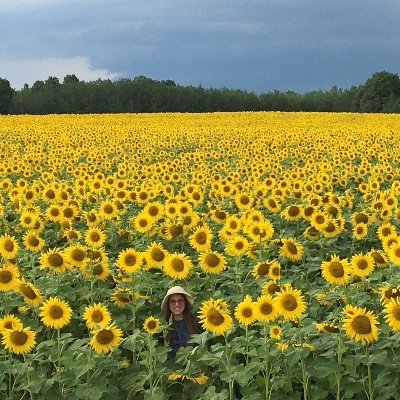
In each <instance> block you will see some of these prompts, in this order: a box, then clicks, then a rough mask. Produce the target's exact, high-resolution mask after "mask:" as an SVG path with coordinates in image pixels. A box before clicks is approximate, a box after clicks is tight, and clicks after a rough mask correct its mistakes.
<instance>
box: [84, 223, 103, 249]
mask: <svg viewBox="0 0 400 400" xmlns="http://www.w3.org/2000/svg"><path fill="white" fill-rule="evenodd" d="M105 240H106V235H105V233H104V232H103V231H102V230H101V229H100V228H98V227H97V226H92V227H90V228H89V229H88V230H87V231H86V234H85V242H86V244H87V245H88V246H90V247H92V248H94V249H98V248H99V247H101V246H103V244H104V242H105Z"/></svg>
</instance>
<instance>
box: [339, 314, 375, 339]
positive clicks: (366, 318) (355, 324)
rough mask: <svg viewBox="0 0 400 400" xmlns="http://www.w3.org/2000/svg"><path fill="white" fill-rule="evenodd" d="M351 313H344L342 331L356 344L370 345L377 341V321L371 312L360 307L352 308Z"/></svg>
mask: <svg viewBox="0 0 400 400" xmlns="http://www.w3.org/2000/svg"><path fill="white" fill-rule="evenodd" d="M351 311H352V312H351V313H350V312H346V311H345V312H344V317H343V329H344V330H345V333H346V335H347V336H348V337H349V338H350V339H352V340H354V341H356V342H363V343H364V342H366V343H370V342H373V341H376V340H378V325H379V322H378V319H377V318H376V316H375V314H374V313H373V312H372V311H367V310H366V309H365V308H362V307H352V310H351Z"/></svg>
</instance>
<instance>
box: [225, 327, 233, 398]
mask: <svg viewBox="0 0 400 400" xmlns="http://www.w3.org/2000/svg"><path fill="white" fill-rule="evenodd" d="M224 338H225V357H226V364H225V367H226V373H227V375H228V386H229V400H233V399H234V395H233V394H234V393H233V383H234V382H233V379H232V376H231V374H232V370H231V367H232V365H231V358H232V351H231V347H230V346H229V342H228V335H227V334H226V333H225V334H224Z"/></svg>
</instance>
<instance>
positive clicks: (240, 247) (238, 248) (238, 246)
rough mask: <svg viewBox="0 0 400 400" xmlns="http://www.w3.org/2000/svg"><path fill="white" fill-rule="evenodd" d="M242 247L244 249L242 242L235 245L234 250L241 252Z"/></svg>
mask: <svg viewBox="0 0 400 400" xmlns="http://www.w3.org/2000/svg"><path fill="white" fill-rule="evenodd" d="M243 247H244V243H243V242H241V241H239V242H236V243H235V249H237V250H243Z"/></svg>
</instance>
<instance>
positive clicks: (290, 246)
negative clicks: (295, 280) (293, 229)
mask: <svg viewBox="0 0 400 400" xmlns="http://www.w3.org/2000/svg"><path fill="white" fill-rule="evenodd" d="M280 241H281V244H282V245H281V246H280V248H279V255H280V256H281V257H285V258H288V259H289V260H292V261H298V260H301V259H302V258H303V246H302V245H301V244H300V243H299V242H298V241H297V240H295V239H293V238H282V239H280Z"/></svg>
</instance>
